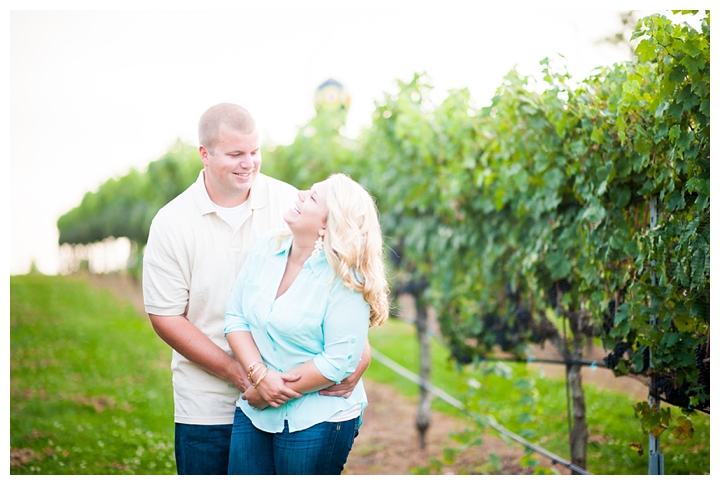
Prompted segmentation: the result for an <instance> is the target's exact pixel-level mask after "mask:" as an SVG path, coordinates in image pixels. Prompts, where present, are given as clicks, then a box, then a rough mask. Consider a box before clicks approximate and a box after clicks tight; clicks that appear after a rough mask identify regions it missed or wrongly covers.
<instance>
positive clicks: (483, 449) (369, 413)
mask: <svg viewBox="0 0 720 485" xmlns="http://www.w3.org/2000/svg"><path fill="white" fill-rule="evenodd" d="M89 278H90V281H91V282H92V283H93V284H94V285H96V286H100V287H106V288H109V289H110V290H112V291H113V292H114V293H115V294H116V295H117V296H118V297H119V298H121V299H123V300H129V301H131V302H132V303H133V304H134V305H135V307H136V308H137V309H138V311H139V312H140V313H141V314H143V315H144V314H145V312H144V307H143V303H142V291H141V288H140V286H139V285H138V283H136V282H135V281H133V280H132V279H131V278H129V277H125V276H117V275H113V276H105V275H89ZM553 352H554V351H553V350H551V349H545V350H543V349H537V355H536V357H538V358H546V359H557V358H558V357H557V355H554V354H553ZM601 357H602V352H601V349H588V355H587V358H588V359H592V358H597V359H599V361H600V362H601V361H602V360H601ZM531 366H532V367H533V368H535V369H536V370H538V371H540V372H542V373H544V374H545V375H547V376H552V377H562V375H563V373H564V368H563V367H562V366H558V365H552V364H531ZM582 375H583V382H585V383H589V384H593V385H597V386H599V387H602V388H607V389H615V390H622V391H624V392H628V393H630V394H632V395H633V396H635V397H637V398H638V399H640V400H642V399H644V398H645V397H646V395H647V394H646V393H647V391H646V388H645V386H644V384H642V383H640V382H637V381H634V380H632V379H630V378H622V379H618V378H615V377H614V376H613V374H612V372H611V371H608V370H606V369H600V368H597V369H595V370H591V369H590V368H584V369H583V371H582ZM365 387H366V392H367V394H368V400H369V402H370V405H369V406H368V407H367V410H366V412H365V415H364V419H363V425H362V427H361V428H360V434H359V436H358V438H357V439H356V441H355V444H354V446H353V450H352V452H351V453H350V457H349V458H348V462H347V464H346V466H345V472H344V473H345V474H347V475H407V474H410V473H412V470H413V468H416V467H424V466H428V465H429V464H430V459H431V458H433V457H435V458H440V457H441V456H442V453H443V450H444V449H445V448H446V447H455V446H457V444H456V443H455V442H454V441H453V440H452V439H451V438H450V437H449V436H450V434H451V433H453V432H455V431H459V430H462V429H465V425H464V424H463V423H462V422H461V421H460V420H457V419H454V418H451V417H448V416H446V415H444V414H440V413H433V414H432V417H431V424H430V428H429V429H428V432H427V436H426V442H427V446H426V448H425V449H421V447H420V441H419V437H418V433H417V431H416V429H415V412H416V409H417V401H415V400H412V399H408V398H406V397H403V396H401V395H400V394H398V393H397V392H395V390H394V389H393V388H392V387H389V386H386V385H382V384H378V383H375V382H372V381H368V380H366V382H365ZM482 439H483V442H482V445H480V446H476V447H473V448H471V449H469V450H466V451H465V452H463V454H461V455H460V457H459V458H458V465H457V466H454V467H446V468H444V469H443V472H444V473H447V474H453V473H458V472H459V471H461V470H459V468H458V467H475V466H483V465H486V464H487V463H488V457H489V456H490V455H491V454H494V455H496V456H498V457H499V458H500V460H501V463H502V465H501V469H500V470H496V469H492V470H489V471H488V472H489V473H494V474H502V475H521V474H525V473H529V472H530V471H529V470H527V469H523V468H522V467H521V465H520V458H521V457H522V456H523V454H524V452H523V449H522V447H521V446H520V445H518V444H516V443H514V442H510V443H506V442H505V441H504V440H502V439H500V438H498V437H495V436H493V435H491V434H489V433H485V435H484V436H483V438H482ZM538 458H539V460H540V463H541V465H542V466H544V467H548V468H552V469H554V470H555V471H556V472H557V473H560V474H564V475H567V474H570V471H569V470H568V469H567V468H566V467H564V466H562V465H553V464H552V463H550V460H548V459H546V458H545V457H542V456H540V457H538ZM563 458H568V457H563ZM486 466H487V465H486Z"/></svg>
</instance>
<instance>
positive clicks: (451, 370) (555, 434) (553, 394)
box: [365, 320, 710, 475]
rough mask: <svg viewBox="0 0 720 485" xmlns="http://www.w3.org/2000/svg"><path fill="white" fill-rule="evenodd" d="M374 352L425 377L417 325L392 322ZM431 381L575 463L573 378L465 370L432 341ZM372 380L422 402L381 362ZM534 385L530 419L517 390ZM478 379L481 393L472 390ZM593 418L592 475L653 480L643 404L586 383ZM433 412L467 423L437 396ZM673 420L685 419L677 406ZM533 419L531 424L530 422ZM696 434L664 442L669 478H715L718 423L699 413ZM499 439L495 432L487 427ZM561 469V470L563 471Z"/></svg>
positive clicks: (489, 366) (498, 368) (494, 367)
mask: <svg viewBox="0 0 720 485" xmlns="http://www.w3.org/2000/svg"><path fill="white" fill-rule="evenodd" d="M370 341H371V344H372V345H373V348H375V349H377V350H379V351H380V352H382V353H383V354H384V355H386V356H388V357H390V358H391V359H392V360H394V361H395V362H397V363H398V364H400V365H402V366H403V367H405V368H407V369H409V370H411V371H412V372H415V373H417V369H419V357H418V348H419V346H418V342H417V336H416V332H415V327H414V325H412V324H408V323H405V322H401V321H398V320H391V321H390V322H388V323H387V324H385V325H383V326H382V327H379V328H376V329H371V331H370ZM431 348H432V371H431V381H432V383H433V385H434V386H436V387H438V388H440V389H442V390H443V391H445V392H447V393H448V394H450V395H451V396H453V397H455V398H456V399H459V400H461V401H463V398H464V396H466V392H467V391H470V390H472V392H473V394H474V400H472V401H469V402H470V403H469V404H468V407H469V408H470V409H472V410H473V411H474V412H476V413H479V414H481V415H492V416H494V417H495V418H496V419H497V421H498V423H499V424H501V425H502V426H504V427H505V428H507V429H509V430H510V431H513V432H515V433H518V434H521V435H523V436H525V437H526V439H528V440H529V441H530V442H531V443H535V444H537V445H539V446H541V447H542V448H544V449H546V450H548V451H550V452H552V453H554V454H556V455H558V456H560V457H562V458H565V459H566V460H569V459H570V451H569V444H568V424H567V400H566V392H565V380H564V379H557V378H548V377H543V376H542V375H540V374H538V373H537V372H531V371H528V370H527V366H525V365H524V364H517V363H504V362H503V363H500V364H498V363H485V364H481V365H480V366H479V367H474V366H465V367H464V368H463V369H458V368H457V366H456V365H455V364H454V363H452V362H451V361H450V358H449V352H448V350H447V349H446V348H444V347H443V346H442V345H440V344H439V343H438V342H437V341H435V340H433V341H432V346H431ZM365 376H366V378H368V379H372V380H374V381H377V382H382V383H386V384H390V385H392V386H393V387H395V388H396V389H398V390H399V391H400V392H401V393H402V394H403V395H405V396H408V397H416V396H418V385H417V384H415V383H413V382H412V381H409V380H408V379H406V378H404V377H401V376H399V375H398V374H396V373H395V372H394V371H393V370H391V369H388V368H387V367H386V366H384V365H382V364H381V363H379V362H377V361H373V363H372V364H371V366H370V368H369V369H368V371H367V372H366V374H365ZM521 378H524V379H529V380H530V382H532V383H533V384H534V389H535V391H536V392H534V393H533V395H534V397H535V405H534V408H533V409H532V412H531V416H528V415H524V414H523V413H522V412H521V409H520V407H521V406H520V405H519V404H518V401H517V399H518V396H519V394H520V392H519V391H518V390H517V388H516V387H515V383H516V382H517V381H518V379H521ZM470 381H472V382H473V383H474V387H471V386H469V385H468V382H470ZM584 390H585V404H586V408H587V410H586V415H587V421H588V427H589V434H590V437H589V440H588V441H589V443H588V448H587V456H588V465H587V468H588V471H590V472H591V473H593V474H606V475H621V474H622V475H628V474H633V475H647V471H648V460H647V450H648V439H647V435H646V434H644V433H643V432H642V431H641V429H640V423H639V421H638V420H637V419H636V418H635V416H634V411H633V405H634V404H635V401H634V400H633V399H631V398H630V397H628V396H627V395H625V394H623V393H620V392H613V391H608V390H604V389H598V388H597V387H595V386H594V385H591V384H585V385H584ZM433 408H434V409H435V410H437V411H440V412H445V413H447V414H450V415H454V416H457V417H459V418H463V419H467V421H468V423H469V425H470V420H469V419H468V418H466V416H465V414H464V413H463V412H462V411H459V410H457V409H456V408H455V407H453V406H451V405H450V404H447V403H445V402H444V401H442V400H441V399H438V398H435V399H434V401H433ZM672 411H673V415H675V416H676V415H678V414H679V411H678V410H677V408H673V409H672ZM523 417H524V418H525V420H526V422H524V423H523V422H521V421H523V419H522V418H523ZM692 420H693V422H694V425H695V435H694V437H693V438H691V439H687V440H685V441H684V442H683V441H681V440H678V439H676V438H675V437H674V436H673V435H672V434H671V433H670V432H666V433H663V434H662V435H661V438H660V452H661V453H662V454H663V456H664V462H665V473H666V474H669V475H670V474H673V475H675V474H708V473H710V417H709V416H708V415H705V414H702V413H694V414H692ZM485 429H486V431H487V432H492V433H493V434H495V432H494V430H492V429H490V428H485ZM632 442H639V443H641V444H642V445H643V447H644V450H645V453H644V454H643V455H642V456H640V455H639V454H638V453H637V452H636V451H633V450H632V449H631V448H630V443H632ZM559 466H561V465H559Z"/></svg>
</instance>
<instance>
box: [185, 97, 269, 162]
mask: <svg viewBox="0 0 720 485" xmlns="http://www.w3.org/2000/svg"><path fill="white" fill-rule="evenodd" d="M221 127H225V128H228V129H231V130H234V131H238V132H240V133H242V134H243V135H250V134H252V133H254V132H255V119H254V118H253V117H252V115H251V114H250V112H249V111H248V110H246V109H245V108H243V107H242V106H238V105H237V104H233V103H220V104H216V105H215V106H212V107H210V108H208V110H207V111H205V112H204V113H203V114H202V116H201V117H200V122H199V123H198V141H199V142H200V145H201V146H204V147H205V148H206V149H207V150H208V151H209V152H210V153H212V151H213V149H214V148H215V145H216V144H217V142H218V138H219V136H220V128H221Z"/></svg>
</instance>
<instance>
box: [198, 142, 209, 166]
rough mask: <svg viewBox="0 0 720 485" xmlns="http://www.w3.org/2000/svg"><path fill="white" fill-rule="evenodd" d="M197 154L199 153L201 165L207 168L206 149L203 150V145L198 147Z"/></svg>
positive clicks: (207, 153)
mask: <svg viewBox="0 0 720 485" xmlns="http://www.w3.org/2000/svg"><path fill="white" fill-rule="evenodd" d="M198 152H199V153H200V160H202V163H203V165H205V166H206V167H207V166H208V161H207V160H208V156H209V152H208V149H207V148H205V147H204V146H203V145H200V147H199V148H198Z"/></svg>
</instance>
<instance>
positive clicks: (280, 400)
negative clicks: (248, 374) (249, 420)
mask: <svg viewBox="0 0 720 485" xmlns="http://www.w3.org/2000/svg"><path fill="white" fill-rule="evenodd" d="M298 379H300V374H287V373H280V372H278V371H275V370H270V369H268V371H267V374H266V375H265V377H263V378H262V380H261V381H260V383H259V384H258V386H257V387H256V388H255V389H256V390H257V392H258V394H259V395H260V397H261V398H262V400H263V401H264V402H266V403H267V404H268V405H270V406H272V407H274V408H277V407H280V406H282V405H283V404H285V403H286V402H288V401H290V400H291V399H297V398H299V397H300V396H302V394H300V393H299V392H296V391H293V390H292V389H290V388H289V387H288V386H287V385H286V384H285V383H286V382H294V381H297V380H298ZM245 394H247V391H246V392H245V393H244V394H243V396H245ZM248 402H250V401H249V400H248ZM251 405H252V403H251Z"/></svg>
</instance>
